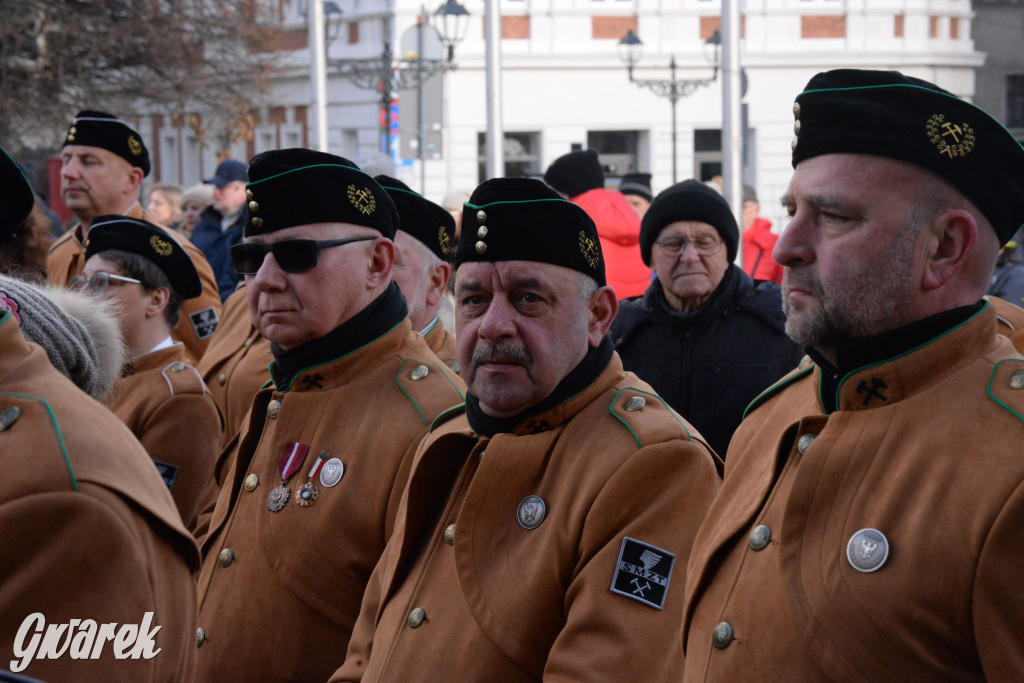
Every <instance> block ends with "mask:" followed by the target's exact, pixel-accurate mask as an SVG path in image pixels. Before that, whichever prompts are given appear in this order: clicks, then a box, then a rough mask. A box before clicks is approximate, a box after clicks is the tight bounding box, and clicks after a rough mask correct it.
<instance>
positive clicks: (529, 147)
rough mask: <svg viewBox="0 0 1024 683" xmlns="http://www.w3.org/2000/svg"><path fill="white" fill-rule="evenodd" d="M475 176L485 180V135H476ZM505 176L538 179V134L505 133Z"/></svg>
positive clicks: (541, 172) (541, 174)
mask: <svg viewBox="0 0 1024 683" xmlns="http://www.w3.org/2000/svg"><path fill="white" fill-rule="evenodd" d="M476 141H477V160H478V162H479V163H478V169H477V176H478V177H479V179H480V182H483V181H485V180H487V134H486V133H478V134H477V137H476ZM504 151H505V176H506V177H507V178H540V177H542V176H543V174H544V171H543V169H541V167H540V133H508V132H506V133H505V145H504Z"/></svg>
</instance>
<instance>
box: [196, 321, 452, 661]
mask: <svg viewBox="0 0 1024 683" xmlns="http://www.w3.org/2000/svg"><path fill="white" fill-rule="evenodd" d="M463 389H464V385H463V384H462V381H461V380H460V379H459V378H458V377H457V376H456V375H454V374H453V373H451V371H450V370H448V368H447V367H445V366H444V364H443V363H442V362H441V361H440V359H438V358H437V356H435V355H434V354H433V353H431V352H430V349H429V348H427V345H426V344H425V343H424V341H423V338H422V337H420V336H419V335H418V334H416V333H413V332H412V331H411V328H410V325H409V321H408V319H405V320H403V321H402V322H401V323H400V324H398V325H396V326H395V327H394V328H392V329H391V330H390V331H388V332H387V333H385V334H384V335H382V336H381V337H379V338H378V339H376V340H374V341H373V342H371V343H369V344H367V345H365V346H363V347H361V348H359V349H357V350H355V351H353V352H351V353H349V354H348V355H346V356H343V357H341V358H339V359H337V360H335V361H333V362H331V363H327V364H325V365H320V366H315V367H312V368H309V369H308V370H304V371H302V372H300V373H298V374H297V375H296V376H295V378H294V380H293V381H292V383H291V387H290V390H289V391H286V392H285V391H279V390H278V389H277V388H276V387H271V388H267V389H264V390H262V391H260V392H259V394H257V396H256V398H255V401H254V404H253V406H252V411H251V414H250V416H249V418H247V420H246V422H245V423H244V424H243V427H242V437H241V439H240V440H239V442H238V446H237V448H236V449H235V452H234V453H232V455H231V463H230V467H229V468H228V470H227V476H226V479H225V480H224V482H223V485H222V488H221V490H220V495H219V497H218V498H217V501H216V507H215V508H214V510H213V514H212V517H211V520H210V524H209V533H208V534H207V535H206V537H205V538H204V540H203V542H202V550H203V555H204V562H203V567H202V572H201V574H200V577H199V625H200V627H201V628H202V629H203V633H204V637H205V641H204V642H203V643H202V644H201V646H200V647H199V651H198V664H197V675H196V680H199V681H225V680H237V681H320V680H326V679H327V678H328V677H329V676H330V675H331V672H333V671H334V670H335V669H336V668H338V666H340V665H341V663H342V660H343V659H344V657H345V646H346V644H347V643H348V638H349V634H350V633H351V630H352V625H353V623H354V622H355V619H356V616H357V615H358V613H359V604H360V601H361V600H362V595H363V589H364V588H365V586H366V581H367V579H368V578H369V576H370V572H371V571H372V570H373V567H374V565H375V564H376V562H377V559H378V558H379V557H380V554H381V552H382V551H383V550H384V543H385V541H386V540H387V537H388V535H389V534H390V531H391V529H392V526H393V523H394V515H395V510H396V508H397V506H398V500H399V497H400V495H401V492H402V489H403V487H404V485H405V480H406V477H407V475H408V470H409V466H410V464H411V462H412V455H413V453H414V452H415V449H416V445H417V444H418V443H419V441H420V440H421V439H422V438H423V436H424V435H425V434H426V433H427V430H428V427H429V425H430V423H431V421H432V420H433V419H434V418H435V417H436V416H437V415H438V414H440V413H441V412H442V411H444V410H446V409H448V408H451V407H452V406H454V405H457V404H459V403H461V402H462V400H463V399H462V396H463ZM296 442H297V443H301V444H305V445H308V446H309V453H308V455H306V456H305V458H304V460H303V461H302V464H301V466H300V468H299V470H298V472H297V473H296V474H295V475H294V476H292V477H291V478H290V479H289V480H288V482H287V486H288V487H289V488H290V489H291V493H290V497H289V498H288V501H287V503H285V504H284V507H283V509H281V510H280V512H271V511H270V510H269V509H268V497H269V495H270V493H271V491H273V490H274V489H275V488H276V487H278V486H280V485H281V474H280V470H279V469H278V462H279V459H280V458H281V456H282V454H283V453H285V452H289V451H290V450H291V446H290V444H292V443H296ZM321 451H326V452H327V453H328V454H329V457H331V458H338V459H339V460H340V461H341V463H342V464H343V465H344V475H343V476H342V478H341V480H340V481H338V482H337V483H336V484H335V485H333V486H327V485H325V483H324V478H323V477H322V476H318V477H317V478H316V479H314V480H312V481H311V482H310V483H312V484H313V485H314V486H316V488H317V489H318V493H319V497H318V498H317V500H316V501H315V503H314V504H312V505H309V506H308V507H302V506H300V505H298V503H297V501H298V499H299V491H298V490H299V487H301V486H302V485H303V484H306V483H307V482H308V481H310V480H309V474H310V472H311V470H312V469H313V467H314V465H315V464H316V461H317V459H318V458H317V456H318V455H319V454H320V453H321Z"/></svg>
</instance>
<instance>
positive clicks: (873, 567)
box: [846, 529, 889, 574]
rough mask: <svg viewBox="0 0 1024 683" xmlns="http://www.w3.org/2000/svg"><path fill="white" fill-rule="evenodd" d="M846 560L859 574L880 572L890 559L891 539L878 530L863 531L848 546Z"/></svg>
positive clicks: (851, 539)
mask: <svg viewBox="0 0 1024 683" xmlns="http://www.w3.org/2000/svg"><path fill="white" fill-rule="evenodd" d="M846 559H847V560H848V561H849V563H850V566H851V567H853V568H854V569H856V570H857V571H859V572H864V573H865V574H870V573H871V572H874V571H878V570H879V569H881V568H882V565H884V564H885V561H886V560H887V559H889V539H887V538H886V537H885V534H883V533H882V532H881V531H879V530H878V529H861V530H860V531H858V532H857V533H855V534H854V535H853V536H851V537H850V541H849V542H848V543H847V544H846Z"/></svg>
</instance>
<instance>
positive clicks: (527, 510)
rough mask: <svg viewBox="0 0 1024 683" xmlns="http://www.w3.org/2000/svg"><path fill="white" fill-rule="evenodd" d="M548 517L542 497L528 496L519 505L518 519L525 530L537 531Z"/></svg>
mask: <svg viewBox="0 0 1024 683" xmlns="http://www.w3.org/2000/svg"><path fill="white" fill-rule="evenodd" d="M545 515H547V505H545V503H544V501H543V499H541V498H540V496H527V497H526V498H523V501H522V502H521V503H519V510H518V512H517V513H516V518H517V519H518V520H519V526H521V527H523V528H524V529H536V528H537V527H539V526H540V523H541V522H543V521H544V517H545Z"/></svg>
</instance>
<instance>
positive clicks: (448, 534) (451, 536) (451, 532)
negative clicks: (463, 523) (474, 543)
mask: <svg viewBox="0 0 1024 683" xmlns="http://www.w3.org/2000/svg"><path fill="white" fill-rule="evenodd" d="M444 542H445V543H447V544H448V545H455V525H454V524H449V525H448V526H446V527H445V528H444Z"/></svg>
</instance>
